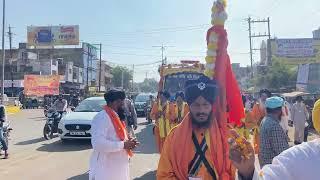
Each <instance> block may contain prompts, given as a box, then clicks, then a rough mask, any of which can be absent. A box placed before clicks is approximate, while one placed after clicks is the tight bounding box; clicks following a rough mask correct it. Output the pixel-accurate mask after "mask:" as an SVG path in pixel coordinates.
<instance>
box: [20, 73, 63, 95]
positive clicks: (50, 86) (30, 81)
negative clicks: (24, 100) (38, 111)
mask: <svg viewBox="0 0 320 180" xmlns="http://www.w3.org/2000/svg"><path fill="white" fill-rule="evenodd" d="M59 86H60V76H58V75H52V76H42V75H25V76H24V94H25V95H27V96H44V95H47V94H49V95H58V94H59Z"/></svg>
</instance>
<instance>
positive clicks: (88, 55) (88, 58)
mask: <svg viewBox="0 0 320 180" xmlns="http://www.w3.org/2000/svg"><path fill="white" fill-rule="evenodd" d="M87 50H88V52H87V93H88V94H89V60H90V47H89V44H87Z"/></svg>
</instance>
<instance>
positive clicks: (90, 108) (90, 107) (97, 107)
mask: <svg viewBox="0 0 320 180" xmlns="http://www.w3.org/2000/svg"><path fill="white" fill-rule="evenodd" d="M105 104H106V101H105V100H103V99H99V100H84V101H82V102H81V103H80V104H79V106H77V107H76V109H75V112H100V111H102V108H103V106H104V105H105Z"/></svg>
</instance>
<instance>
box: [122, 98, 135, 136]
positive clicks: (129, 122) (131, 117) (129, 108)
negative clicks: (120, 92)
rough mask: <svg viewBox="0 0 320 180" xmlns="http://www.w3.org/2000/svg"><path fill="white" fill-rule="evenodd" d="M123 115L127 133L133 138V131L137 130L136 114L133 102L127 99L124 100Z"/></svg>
mask: <svg viewBox="0 0 320 180" xmlns="http://www.w3.org/2000/svg"><path fill="white" fill-rule="evenodd" d="M124 113H125V121H126V126H127V131H128V133H129V134H130V136H131V137H135V135H134V131H135V130H136V129H137V128H138V122H137V112H136V109H135V108H134V104H133V102H132V101H131V100H130V99H129V98H126V99H125V100H124Z"/></svg>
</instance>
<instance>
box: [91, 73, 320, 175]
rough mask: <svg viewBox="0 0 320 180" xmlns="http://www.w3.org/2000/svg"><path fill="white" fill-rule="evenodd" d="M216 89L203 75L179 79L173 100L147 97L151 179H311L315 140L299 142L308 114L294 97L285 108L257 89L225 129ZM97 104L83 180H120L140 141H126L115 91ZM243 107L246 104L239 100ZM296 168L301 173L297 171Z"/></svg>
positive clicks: (128, 131) (128, 108)
mask: <svg viewBox="0 0 320 180" xmlns="http://www.w3.org/2000/svg"><path fill="white" fill-rule="evenodd" d="M218 89H219V85H218V84H217V82H216V81H215V80H211V79H209V78H207V77H205V76H203V77H201V78H199V79H198V80H190V81H187V83H186V86H185V91H184V92H178V93H177V94H176V95H175V98H174V99H175V100H174V101H169V99H170V94H169V93H168V92H166V91H160V92H159V93H158V97H157V98H156V99H155V100H153V98H152V97H151V98H150V102H152V103H153V104H152V110H151V114H150V115H151V117H152V119H153V120H154V122H155V126H154V136H155V141H156V144H157V148H158V151H159V153H160V155H161V156H160V160H159V164H158V169H157V174H156V177H157V179H158V180H168V179H169V180H170V179H172V180H176V179H203V180H206V179H222V180H232V179H235V178H236V177H237V178H238V179H243V180H246V179H265V180H269V179H305V178H303V177H308V178H306V179H316V177H317V172H316V170H317V169H318V167H319V166H320V139H316V140H313V141H309V142H306V143H302V142H303V140H304V137H303V136H304V133H303V132H304V128H303V127H304V126H302V125H301V124H303V125H304V123H303V122H306V119H307V117H308V116H309V114H307V113H306V111H305V107H304V104H303V103H302V100H301V98H300V97H298V98H297V102H296V103H295V104H293V105H292V106H290V107H289V105H288V103H287V102H286V101H285V100H284V98H281V97H277V96H272V94H271V93H270V92H269V91H268V90H262V91H260V98H259V100H258V101H256V102H255V103H254V104H253V105H252V106H250V109H247V108H245V110H244V111H246V118H245V119H243V120H242V122H243V124H242V125H241V126H232V125H228V126H225V124H224V122H227V119H226V120H225V121H223V119H222V118H221V117H226V116H224V114H223V113H221V112H220V111H219V110H218V108H217V103H218V102H219V94H218V92H219V91H218ZM105 99H106V102H107V105H106V106H105V108H104V111H102V112H100V113H99V114H98V115H97V116H96V117H95V118H94V120H93V122H92V145H93V154H92V157H91V160H90V180H92V179H95V180H100V179H106V177H108V178H110V179H119V180H127V179H130V176H129V162H130V161H129V160H130V158H131V157H132V156H133V150H134V148H136V147H137V146H138V145H139V144H140V143H139V142H138V140H137V139H136V138H135V136H134V130H135V129H136V127H137V124H136V115H135V113H134V108H133V104H132V101H131V100H130V99H127V98H126V96H125V93H124V92H123V91H121V90H110V91H108V92H107V93H106V94H105ZM243 103H244V107H249V106H246V101H243ZM318 111H319V110H317V112H318ZM318 113H319V112H318ZM318 117H319V116H318ZM289 120H292V121H293V124H294V127H295V137H294V142H295V144H296V146H294V147H291V148H290V146H289V139H288V126H287V125H286V126H284V125H283V123H282V121H285V122H286V123H287V122H288V121H289ZM222 121H223V122H222ZM128 122H131V123H128ZM315 123H320V120H318V121H315ZM300 126H302V127H300ZM315 127H319V125H316V126H315ZM317 130H318V131H320V129H317ZM244 132H247V133H244ZM245 135H246V136H245ZM244 137H249V138H244ZM250 137H252V139H253V142H251V141H250ZM301 143H302V144H301ZM256 155H257V156H256ZM256 157H258V160H259V164H260V167H261V169H260V168H259V167H255V158H256ZM302 166H306V168H307V169H305V170H302V169H299V168H301V167H302ZM119 170H121V173H120V174H119V173H117V172H118V171H119Z"/></svg>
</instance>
